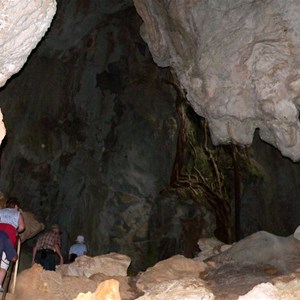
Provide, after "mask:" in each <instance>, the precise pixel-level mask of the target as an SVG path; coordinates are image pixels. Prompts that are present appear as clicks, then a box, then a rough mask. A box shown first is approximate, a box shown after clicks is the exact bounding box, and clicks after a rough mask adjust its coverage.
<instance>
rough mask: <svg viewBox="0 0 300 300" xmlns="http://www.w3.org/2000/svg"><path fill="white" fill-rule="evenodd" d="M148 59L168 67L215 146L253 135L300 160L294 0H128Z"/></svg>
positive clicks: (298, 7) (299, 57) (297, 8)
mask: <svg viewBox="0 0 300 300" xmlns="http://www.w3.org/2000/svg"><path fill="white" fill-rule="evenodd" d="M134 3H135V6H136V9H137V11H138V13H139V14H140V16H141V17H142V19H143V20H144V26H143V27H142V28H141V34H142V36H143V38H144V40H145V41H146V42H147V43H148V46H149V48H150V51H151V53H152V56H153V59H154V61H155V62H156V63H157V64H158V65H159V66H162V67H166V66H171V67H172V68H173V69H174V71H175V73H176V75H177V77H178V79H179V81H180V83H181V85H182V88H183V89H184V90H185V91H186V94H187V98H188V100H189V101H190V103H191V105H192V106H193V108H194V109H195V111H196V112H197V113H198V114H199V115H201V116H203V117H205V118H206V119H207V120H208V122H209V126H210V131H211V135H212V140H213V143H214V144H216V145H217V144H220V143H229V142H234V143H240V144H244V145H249V144H251V143H252V139H253V134H254V131H255V129H257V128H259V135H260V137H261V139H262V140H264V141H266V142H268V143H270V144H272V145H273V146H275V147H277V148H278V149H279V150H280V151H281V153H282V154H283V155H284V156H288V157H290V158H291V159H292V160H294V161H298V160H299V159H300V126H299V125H300V124H299V117H298V116H299V112H298V107H299V104H300V97H299V95H300V69H299V66H300V51H299V45H300V38H299V35H298V34H297V33H298V32H299V30H300V21H299V18H298V15H299V12H300V2H299V1H298V0H287V1H281V0H273V1H249V0H228V1H219V0H212V1H195V0H194V1H185V0H172V1H169V0H162V1H157V0H134Z"/></svg>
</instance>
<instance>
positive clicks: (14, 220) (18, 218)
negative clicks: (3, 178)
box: [0, 197, 25, 290]
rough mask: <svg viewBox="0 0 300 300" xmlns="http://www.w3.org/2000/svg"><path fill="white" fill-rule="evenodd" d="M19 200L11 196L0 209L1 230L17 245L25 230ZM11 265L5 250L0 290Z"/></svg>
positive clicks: (0, 269) (0, 275)
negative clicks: (19, 236) (19, 235)
mask: <svg viewBox="0 0 300 300" xmlns="http://www.w3.org/2000/svg"><path fill="white" fill-rule="evenodd" d="M19 205H20V204H19V201H18V199H17V198H15V197H10V198H8V200H7V201H6V207H5V208H3V209H0V231H3V232H5V233H6V234H7V235H8V237H9V239H10V241H11V243H12V245H13V246H14V247H16V244H17V238H18V233H21V232H23V231H24V230H25V224H24V219H23V216H22V214H21V213H20V211H19ZM8 267H9V260H8V259H7V258H6V254H5V251H4V252H2V260H1V264H0V290H1V289H2V283H3V281H4V278H5V276H6V272H7V269H8Z"/></svg>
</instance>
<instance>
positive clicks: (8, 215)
mask: <svg viewBox="0 0 300 300" xmlns="http://www.w3.org/2000/svg"><path fill="white" fill-rule="evenodd" d="M19 206H20V203H19V201H18V199H17V198H15V197H11V198H9V199H8V200H7V201H6V204H5V207H4V208H1V209H0V255H1V262H0V292H3V291H4V289H3V286H2V284H3V282H4V279H5V276H6V273H7V270H8V267H9V264H10V262H15V261H16V260H17V259H18V254H17V252H16V245H17V241H18V235H19V233H22V232H23V231H24V230H25V223H24V218H23V215H22V213H21V212H20V209H19ZM82 255H87V246H86V244H85V241H84V236H82V235H78V236H77V238H76V243H75V244H73V245H72V246H71V247H70V249H69V255H68V260H69V262H73V261H74V260H75V259H76V257H79V256H82ZM57 257H58V258H59V263H60V264H63V263H64V259H63V256H62V253H61V232H60V228H59V226H58V225H56V224H55V225H52V227H51V229H50V230H49V231H47V232H46V233H44V234H42V235H41V236H40V237H39V238H38V240H37V243H36V245H35V246H34V247H33V253H32V264H34V263H38V264H40V265H41V266H42V267H43V268H44V269H45V270H50V271H54V270H55V266H56V263H57Z"/></svg>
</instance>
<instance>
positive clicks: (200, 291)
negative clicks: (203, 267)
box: [137, 278, 215, 300]
mask: <svg viewBox="0 0 300 300" xmlns="http://www.w3.org/2000/svg"><path fill="white" fill-rule="evenodd" d="M137 299H138V300H165V299H172V300H182V299H184V300H194V299H202V300H213V299H215V297H214V294H213V293H212V292H211V291H210V290H209V289H208V288H207V287H206V286H205V283H204V281H203V280H201V279H195V278H186V279H178V280H168V281H163V282H161V283H160V284H158V285H156V286H154V287H153V288H152V289H150V290H149V291H148V292H147V293H146V294H145V295H143V296H141V297H139V298H137Z"/></svg>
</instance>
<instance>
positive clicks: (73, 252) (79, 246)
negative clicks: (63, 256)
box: [69, 235, 87, 262]
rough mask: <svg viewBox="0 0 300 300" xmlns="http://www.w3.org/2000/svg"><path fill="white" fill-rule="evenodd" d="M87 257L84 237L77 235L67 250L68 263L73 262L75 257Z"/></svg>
mask: <svg viewBox="0 0 300 300" xmlns="http://www.w3.org/2000/svg"><path fill="white" fill-rule="evenodd" d="M82 255H87V247H86V244H85V242H84V236H83V235H78V236H77V238H76V243H75V244H73V245H72V246H71V247H70V250H69V261H70V262H73V261H75V258H76V257H79V256H82Z"/></svg>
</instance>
